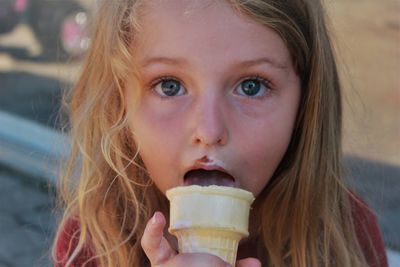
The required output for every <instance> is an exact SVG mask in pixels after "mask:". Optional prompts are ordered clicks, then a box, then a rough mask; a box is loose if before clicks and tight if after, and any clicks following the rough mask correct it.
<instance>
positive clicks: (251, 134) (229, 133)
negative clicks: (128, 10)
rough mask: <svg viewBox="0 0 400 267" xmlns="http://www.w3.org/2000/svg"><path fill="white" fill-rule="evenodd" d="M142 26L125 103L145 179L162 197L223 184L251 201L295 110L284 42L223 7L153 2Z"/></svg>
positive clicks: (295, 82)
mask: <svg viewBox="0 0 400 267" xmlns="http://www.w3.org/2000/svg"><path fill="white" fill-rule="evenodd" d="M140 19H141V20H140V21H141V25H142V28H141V30H140V31H139V32H138V33H137V34H135V37H134V38H135V40H136V41H135V42H134V43H133V44H132V49H133V56H134V58H133V59H132V60H134V61H135V62H136V63H137V64H138V71H139V74H140V75H139V76H140V86H139V87H140V88H134V86H133V85H132V84H128V86H127V88H126V89H127V90H126V98H127V110H128V112H129V114H130V117H129V118H130V127H131V129H132V131H133V132H134V137H135V140H136V142H137V144H138V145H139V147H140V152H139V153H140V156H141V157H142V159H143V161H144V164H145V166H146V168H147V170H148V172H149V175H150V177H151V178H152V179H153V181H154V182H155V184H156V185H157V187H158V188H159V189H160V190H161V191H162V192H164V193H165V191H166V190H167V189H169V188H172V187H175V186H179V185H189V184H202V185H207V184H219V185H228V186H236V187H240V188H243V189H246V190H248V191H251V192H253V194H254V195H255V196H257V195H258V194H259V193H260V192H261V191H262V189H263V188H264V187H265V185H266V184H267V183H268V181H269V179H270V177H271V176H272V174H273V172H274V170H275V169H276V167H277V165H278V164H279V162H280V160H281V159H282V157H283V155H284V153H285V151H286V149H287V146H288V144H289V141H290V138H291V133H292V129H293V126H294V121H295V117H296V113H297V108H298V104H299V98H300V79H299V77H298V75H297V74H296V72H295V70H294V68H293V64H292V62H291V56H290V54H289V51H288V49H287V47H286V45H285V43H284V42H283V40H282V39H281V38H280V37H279V35H278V34H277V33H276V32H274V31H273V30H272V29H270V28H267V27H265V26H262V25H261V24H258V23H257V22H255V21H253V20H252V19H250V18H248V17H246V16H244V15H239V14H238V12H237V11H236V10H234V9H233V8H232V7H230V6H229V5H228V3H227V2H225V1H204V0H203V1H196V0H193V1H191V0H169V1H163V0H149V1H146V3H145V4H144V7H143V9H142V12H141V18H140ZM134 90H139V94H138V95H136V94H135V93H134V92H133V91H134Z"/></svg>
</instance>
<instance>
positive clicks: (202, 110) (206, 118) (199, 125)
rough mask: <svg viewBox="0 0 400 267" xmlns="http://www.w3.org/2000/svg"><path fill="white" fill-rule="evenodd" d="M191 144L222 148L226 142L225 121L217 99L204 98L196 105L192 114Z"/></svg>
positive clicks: (221, 106) (221, 107)
mask: <svg viewBox="0 0 400 267" xmlns="http://www.w3.org/2000/svg"><path fill="white" fill-rule="evenodd" d="M193 122H194V131H193V137H192V142H193V144H195V145H201V146H204V147H212V146H223V145H225V144H226V143H227V142H228V137H229V134H228V127H227V121H226V119H225V118H224V109H223V105H222V103H221V101H218V98H217V97H205V98H204V99H203V100H201V101H199V102H198V103H197V107H196V109H195V113H194V118H193Z"/></svg>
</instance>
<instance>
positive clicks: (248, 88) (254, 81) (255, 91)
mask: <svg viewBox="0 0 400 267" xmlns="http://www.w3.org/2000/svg"><path fill="white" fill-rule="evenodd" d="M270 89H271V87H270V85H269V82H268V81H266V80H264V79H262V78H259V77H255V78H250V79H246V80H244V81H243V82H241V84H240V86H239V88H238V94H240V95H243V96H248V97H259V96H263V95H265V94H266V93H267V92H268V91H269V90H270Z"/></svg>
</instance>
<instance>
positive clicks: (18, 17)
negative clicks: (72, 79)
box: [0, 0, 90, 59]
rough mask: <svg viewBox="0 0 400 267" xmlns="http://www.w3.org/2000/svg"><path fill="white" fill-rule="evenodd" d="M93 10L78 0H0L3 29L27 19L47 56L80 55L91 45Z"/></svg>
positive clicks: (0, 20) (11, 28)
mask: <svg viewBox="0 0 400 267" xmlns="http://www.w3.org/2000/svg"><path fill="white" fill-rule="evenodd" d="M88 14H89V12H88V11H87V10H86V9H85V8H84V7H83V6H82V5H81V4H80V3H78V2H77V1H74V0H0V33H7V32H9V31H11V30H13V28H14V27H15V26H16V25H17V24H18V23H20V22H22V21H24V22H27V23H28V24H29V25H30V26H31V28H32V31H33V32H34V34H35V37H36V38H37V40H38V41H39V43H40V44H41V46H42V50H43V53H42V56H44V57H46V58H55V57H56V58H58V59H67V58H78V57H80V56H82V55H83V54H84V53H85V51H86V50H87V48H88V46H89V42H90V39H89V36H88V33H87V24H88Z"/></svg>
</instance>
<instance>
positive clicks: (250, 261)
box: [236, 258, 261, 267]
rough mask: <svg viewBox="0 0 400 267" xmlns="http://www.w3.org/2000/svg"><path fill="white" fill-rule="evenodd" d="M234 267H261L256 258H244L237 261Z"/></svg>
mask: <svg viewBox="0 0 400 267" xmlns="http://www.w3.org/2000/svg"><path fill="white" fill-rule="evenodd" d="M236 267H261V262H260V261H259V260H258V259H256V258H246V259H243V260H240V261H237V262H236Z"/></svg>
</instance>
